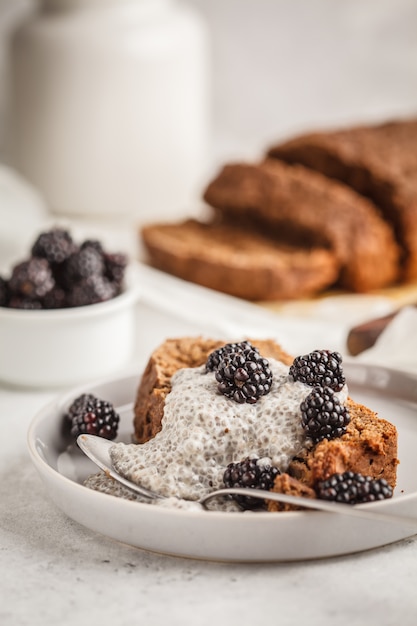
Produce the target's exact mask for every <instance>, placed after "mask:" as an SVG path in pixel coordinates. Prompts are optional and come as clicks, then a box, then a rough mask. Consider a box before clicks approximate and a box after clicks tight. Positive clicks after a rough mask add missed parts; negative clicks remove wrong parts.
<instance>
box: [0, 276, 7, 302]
mask: <svg viewBox="0 0 417 626" xmlns="http://www.w3.org/2000/svg"><path fill="white" fill-rule="evenodd" d="M8 302H9V283H8V281H7V280H5V279H4V278H2V277H1V276H0V306H7V304H8Z"/></svg>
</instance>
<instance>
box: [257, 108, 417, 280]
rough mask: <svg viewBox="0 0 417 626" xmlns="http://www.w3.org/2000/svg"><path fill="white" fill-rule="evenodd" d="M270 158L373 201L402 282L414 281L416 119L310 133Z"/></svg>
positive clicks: (416, 242) (282, 146)
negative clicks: (388, 228) (395, 246)
mask: <svg viewBox="0 0 417 626" xmlns="http://www.w3.org/2000/svg"><path fill="white" fill-rule="evenodd" d="M268 156H269V157H274V158H277V159H280V160H281V161H286V162H287V163H292V164H294V163H299V164H302V165H305V166H307V167H308V168H311V169H313V170H316V171H318V172H321V173H323V174H325V175H326V176H329V177H331V178H334V179H337V180H340V181H342V182H344V183H346V184H347V185H349V186H350V187H351V188H352V189H355V190H356V191H358V192H359V193H361V194H363V195H364V196H368V197H369V198H371V199H372V200H373V202H374V203H375V204H376V205H377V206H378V207H379V208H380V210H381V211H382V212H383V214H384V216H385V219H386V220H387V221H388V222H389V223H391V224H392V226H393V228H394V230H395V233H396V236H397V239H398V242H399V243H400V245H401V247H402V249H403V253H404V259H403V279H404V280H412V279H414V278H416V277H417V119H411V120H403V121H401V120H399V121H395V122H389V123H384V124H378V125H372V126H357V127H353V128H347V129H341V130H335V131H327V132H316V133H308V134H304V135H301V136H299V137H296V138H294V139H291V140H289V141H285V142H283V143H280V144H277V145H275V146H273V147H271V148H270V149H269V151H268Z"/></svg>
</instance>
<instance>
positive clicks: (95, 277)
mask: <svg viewBox="0 0 417 626" xmlns="http://www.w3.org/2000/svg"><path fill="white" fill-rule="evenodd" d="M126 265H127V257H126V255H124V254H120V253H115V254H113V253H109V252H107V251H106V250H104V248H103V246H102V244H101V243H100V242H99V241H96V240H92V239H88V240H86V241H84V242H82V243H81V245H78V244H76V243H75V241H74V240H73V238H72V236H71V235H70V233H69V231H67V230H65V229H62V228H52V229H51V230H49V231H47V232H43V233H41V234H40V235H39V236H38V237H37V239H36V240H35V242H34V243H33V245H32V247H31V250H30V256H29V258H27V259H25V260H23V261H22V262H20V263H17V264H16V265H14V266H13V268H12V271H11V274H10V277H9V278H8V279H6V278H4V277H0V306H3V307H9V308H14V309H62V308H66V307H74V306H85V305H88V304H95V303H97V302H104V301H106V300H110V299H111V298H114V297H115V296H117V295H119V294H120V293H121V291H122V289H123V281H124V275H125V269H126Z"/></svg>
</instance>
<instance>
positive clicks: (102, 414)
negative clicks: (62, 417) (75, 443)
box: [66, 394, 120, 439]
mask: <svg viewBox="0 0 417 626" xmlns="http://www.w3.org/2000/svg"><path fill="white" fill-rule="evenodd" d="M66 419H67V420H68V421H69V422H70V425H71V435H72V436H73V437H78V435H83V434H88V435H98V436H99V437H103V438H104V439H115V437H116V435H117V430H118V427H119V421H120V417H119V415H118V413H116V411H115V409H114V407H113V405H112V404H111V403H110V402H107V401H106V400H100V399H99V398H97V397H96V396H94V395H92V394H82V395H81V396H78V398H76V399H75V400H74V402H73V403H72V404H71V406H70V407H69V409H68V412H67V414H66Z"/></svg>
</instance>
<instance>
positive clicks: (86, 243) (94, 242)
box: [80, 239, 104, 255]
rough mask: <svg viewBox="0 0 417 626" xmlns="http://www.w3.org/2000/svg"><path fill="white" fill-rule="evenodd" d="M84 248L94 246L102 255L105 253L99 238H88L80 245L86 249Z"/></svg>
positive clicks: (82, 248)
mask: <svg viewBox="0 0 417 626" xmlns="http://www.w3.org/2000/svg"><path fill="white" fill-rule="evenodd" d="M84 248H94V249H95V250H97V252H99V253H100V254H101V255H103V254H104V248H103V244H102V243H101V241H99V240H98V239H86V240H85V241H83V243H82V244H81V246H80V249H81V250H84Z"/></svg>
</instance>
